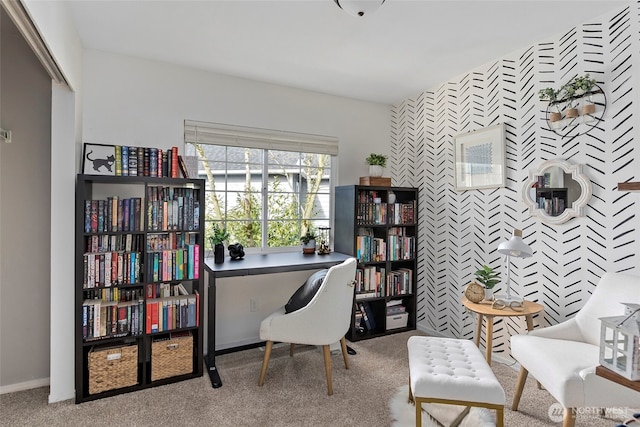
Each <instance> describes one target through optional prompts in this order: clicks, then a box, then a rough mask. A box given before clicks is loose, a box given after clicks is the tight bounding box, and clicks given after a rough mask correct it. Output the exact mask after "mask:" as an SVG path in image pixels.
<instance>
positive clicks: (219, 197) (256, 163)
mask: <svg viewBox="0 0 640 427" xmlns="http://www.w3.org/2000/svg"><path fill="white" fill-rule="evenodd" d="M336 154H337V140H336V139H335V138H331V137H324V136H316V135H308V134H299V133H292V132H282V131H270V130H264V129H253V128H245V127H238V126H230V125H220V124H214V123H203V122H193V121H185V160H186V163H187V165H189V166H188V168H189V170H190V171H191V174H190V175H191V176H192V177H193V176H196V173H197V176H198V177H199V178H204V179H205V180H206V208H205V225H206V229H205V233H206V235H207V238H208V237H209V236H211V234H212V233H213V229H214V227H215V226H218V227H221V228H226V229H227V231H228V232H229V233H230V238H229V243H236V242H237V243H240V244H242V246H244V248H245V250H246V251H248V252H251V250H252V249H253V250H254V251H258V250H259V251H268V250H270V249H274V248H278V249H279V250H283V249H285V250H286V248H293V247H297V246H299V245H300V236H302V235H303V234H305V233H306V232H307V230H309V231H311V232H312V233H315V234H317V232H318V228H319V227H329V225H330V212H331V197H330V196H331V176H332V170H333V169H332V167H331V166H332V160H333V158H334V157H335V155H336ZM196 171H197V172H196Z"/></svg>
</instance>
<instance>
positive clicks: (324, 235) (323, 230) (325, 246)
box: [318, 227, 331, 255]
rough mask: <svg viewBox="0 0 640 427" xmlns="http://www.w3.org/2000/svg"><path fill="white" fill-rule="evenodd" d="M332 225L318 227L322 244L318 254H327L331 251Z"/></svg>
mask: <svg viewBox="0 0 640 427" xmlns="http://www.w3.org/2000/svg"><path fill="white" fill-rule="evenodd" d="M330 231H331V228H330V227H318V232H319V234H320V236H319V238H320V245H319V246H318V255H327V254H328V253H331V246H330V245H329V235H330V234H331V233H330Z"/></svg>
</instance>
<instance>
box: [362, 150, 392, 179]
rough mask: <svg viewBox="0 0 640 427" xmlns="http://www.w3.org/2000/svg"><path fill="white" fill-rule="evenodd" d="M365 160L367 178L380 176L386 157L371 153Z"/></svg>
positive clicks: (385, 163)
mask: <svg viewBox="0 0 640 427" xmlns="http://www.w3.org/2000/svg"><path fill="white" fill-rule="evenodd" d="M365 160H366V162H367V164H368V165H369V176H382V171H383V169H384V167H385V166H386V165H387V156H385V155H384V154H376V153H371V154H369V156H368V157H367V158H366V159H365Z"/></svg>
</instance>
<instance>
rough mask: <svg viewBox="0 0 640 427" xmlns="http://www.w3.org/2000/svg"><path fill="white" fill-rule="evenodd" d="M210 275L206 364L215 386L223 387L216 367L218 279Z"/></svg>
mask: <svg viewBox="0 0 640 427" xmlns="http://www.w3.org/2000/svg"><path fill="white" fill-rule="evenodd" d="M207 274H208V276H209V283H208V286H209V289H207V294H208V295H207V304H208V307H207V357H205V362H206V363H205V364H206V365H207V370H208V372H209V379H210V380H211V386H212V387H213V388H218V387H222V381H221V380H220V374H219V373H218V369H216V279H215V276H214V275H213V274H212V273H211V272H208V273H207Z"/></svg>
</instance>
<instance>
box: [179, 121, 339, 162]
mask: <svg viewBox="0 0 640 427" xmlns="http://www.w3.org/2000/svg"><path fill="white" fill-rule="evenodd" d="M184 141H185V143H191V144H213V145H226V146H232V147H247V148H262V149H267V150H280V151H298V152H304V153H316V154H329V155H331V156H337V155H338V139H337V138H336V137H332V136H324V135H313V134H307V133H297V132H287V131H281V130H271V129H259V128H251V127H244V126H235V125H227V124H221V123H208V122H200V121H194V120H185V121H184Z"/></svg>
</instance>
